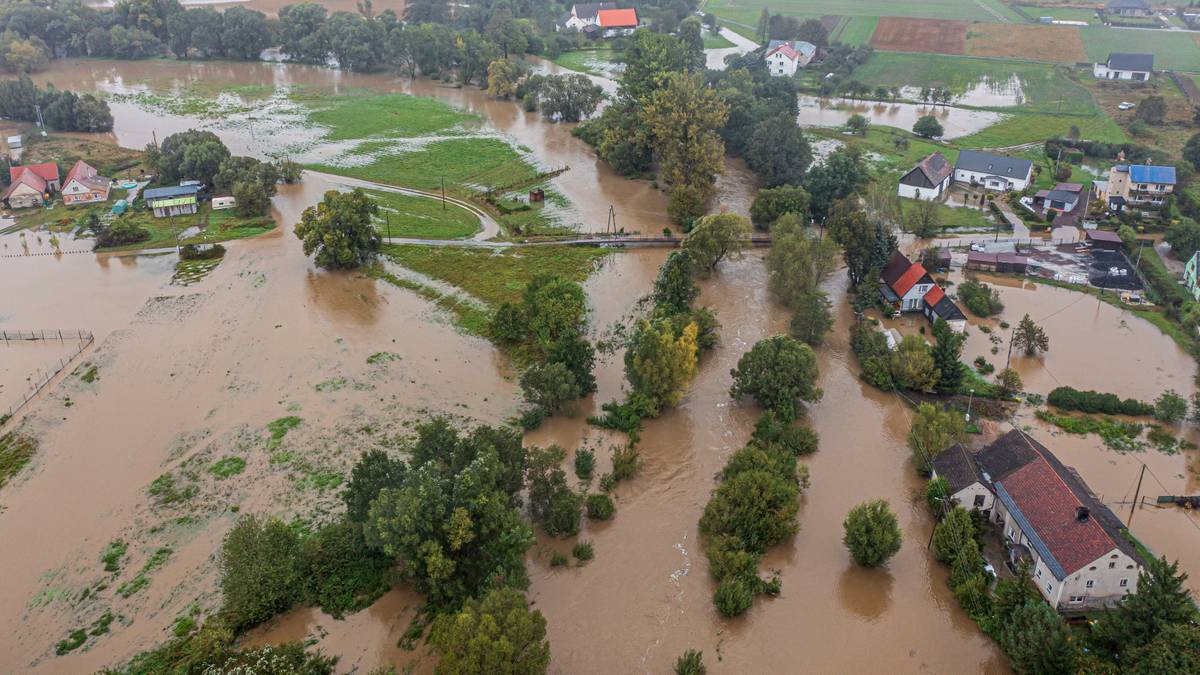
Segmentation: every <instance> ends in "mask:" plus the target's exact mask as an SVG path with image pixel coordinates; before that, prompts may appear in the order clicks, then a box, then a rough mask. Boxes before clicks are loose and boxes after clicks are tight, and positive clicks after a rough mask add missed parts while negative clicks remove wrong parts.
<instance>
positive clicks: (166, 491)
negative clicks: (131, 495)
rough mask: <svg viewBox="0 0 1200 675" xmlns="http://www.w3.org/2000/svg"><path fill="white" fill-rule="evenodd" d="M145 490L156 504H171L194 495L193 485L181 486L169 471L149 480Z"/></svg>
mask: <svg viewBox="0 0 1200 675" xmlns="http://www.w3.org/2000/svg"><path fill="white" fill-rule="evenodd" d="M146 491H147V492H149V493H150V496H151V497H153V498H154V501H155V503H156V504H157V505H158V506H172V505H175V504H179V503H182V502H186V501H187V500H189V499H191V498H192V497H194V496H196V486H195V485H190V484H189V485H184V486H181V485H180V484H179V483H178V482H177V481H176V480H175V477H174V476H172V475H171V474H169V473H164V474H163V475H161V476H159V477H158V478H155V479H154V480H153V481H151V483H150V487H149V488H147V490H146Z"/></svg>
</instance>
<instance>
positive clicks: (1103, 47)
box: [1080, 26, 1200, 72]
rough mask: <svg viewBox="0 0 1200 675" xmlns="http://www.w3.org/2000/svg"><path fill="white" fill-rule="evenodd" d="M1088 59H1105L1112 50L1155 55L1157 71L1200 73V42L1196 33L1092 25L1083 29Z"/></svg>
mask: <svg viewBox="0 0 1200 675" xmlns="http://www.w3.org/2000/svg"><path fill="white" fill-rule="evenodd" d="M1080 30H1081V31H1082V35H1083V44H1084V47H1085V48H1086V49H1087V53H1088V58H1090V59H1092V60H1093V61H1104V60H1105V59H1107V58H1108V55H1109V54H1110V53H1112V52H1138V53H1145V54H1154V68H1155V70H1185V71H1190V72H1200V44H1198V43H1197V42H1196V40H1195V37H1196V35H1195V34H1194V33H1184V32H1168V31H1165V30H1129V29H1118V28H1107V27H1104V26H1091V27H1089V28H1081V29H1080Z"/></svg>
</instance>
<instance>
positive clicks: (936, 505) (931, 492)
mask: <svg viewBox="0 0 1200 675" xmlns="http://www.w3.org/2000/svg"><path fill="white" fill-rule="evenodd" d="M949 498H950V482H949V481H947V480H946V479H945V478H942V477H941V476H938V477H937V478H934V479H933V480H931V481H929V482H928V483H927V484H926V485H925V503H926V504H928V505H929V509H930V510H931V511H933V512H934V513H935V514H936V513H940V512H941V510H942V504H944V503H946V500H947V499H949Z"/></svg>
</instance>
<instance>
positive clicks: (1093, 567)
mask: <svg viewBox="0 0 1200 675" xmlns="http://www.w3.org/2000/svg"><path fill="white" fill-rule="evenodd" d="M1088 571H1089V572H1095V571H1096V566H1095V565H1092V566H1091V567H1089V568H1088Z"/></svg>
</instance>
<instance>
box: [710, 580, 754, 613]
mask: <svg viewBox="0 0 1200 675" xmlns="http://www.w3.org/2000/svg"><path fill="white" fill-rule="evenodd" d="M713 602H714V603H715V604H716V606H717V611H719V612H721V615H722V616H726V617H734V616H738V615H739V614H742V613H743V612H745V611H746V610H748V609H750V605H751V604H752V603H753V602H754V591H753V590H751V588H750V584H749V583H747V582H746V580H745V579H743V578H742V577H729V578H727V579H725V580H724V581H722V582H721V583H719V584H717V591H716V593H714V594H713Z"/></svg>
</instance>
